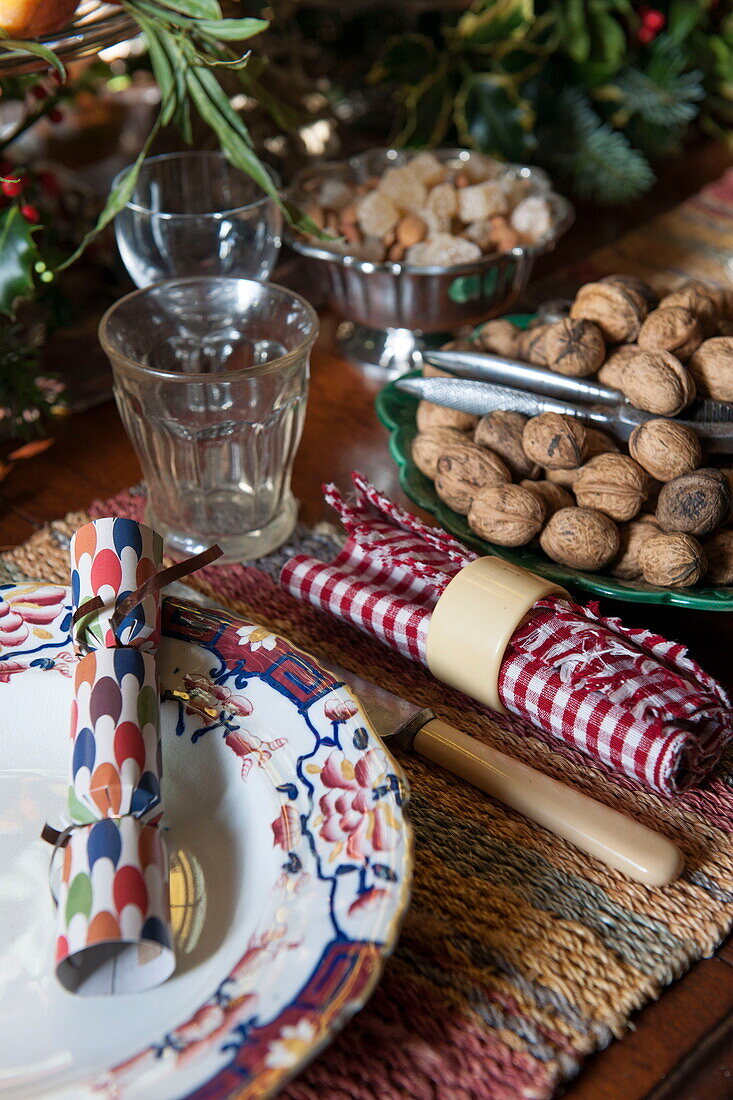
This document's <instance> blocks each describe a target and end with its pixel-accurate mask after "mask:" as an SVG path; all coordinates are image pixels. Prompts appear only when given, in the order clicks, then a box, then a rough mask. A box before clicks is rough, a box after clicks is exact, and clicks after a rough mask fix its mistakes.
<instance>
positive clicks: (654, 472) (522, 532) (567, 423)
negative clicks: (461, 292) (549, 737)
mask: <svg viewBox="0 0 733 1100" xmlns="http://www.w3.org/2000/svg"><path fill="white" fill-rule="evenodd" d="M727 329H729V330H730V332H731V333H733V296H730V295H728V294H727V293H726V292H723V291H718V290H711V289H709V288H704V287H702V286H701V285H700V284H697V283H689V284H687V285H686V286H685V287H683V288H682V289H680V290H677V291H675V292H673V293H670V294H668V295H666V296H664V297H662V298H661V300H658V299H657V298H656V296H655V295H654V293H653V291H652V290H651V288H649V287H647V286H646V284H644V283H642V282H641V281H640V280H637V279H633V278H631V277H625V276H612V277H610V278H609V279H607V280H603V281H601V282H599V283H591V284H587V285H586V286H584V287H582V288H581V290H580V291H579V293H578V295H577V297H576V299H575V302H574V303H573V306H572V308H571V311H570V316H569V317H568V318H567V319H565V320H561V321H557V322H555V323H553V324H538V325H534V326H533V327H532V328H530V329H528V330H526V331H525V332H520V331H519V330H518V329H516V328H515V327H514V326H513V325H512V324H511V323H510V322H508V321H505V320H500V321H490V322H488V323H487V324H486V325H484V326H483V328H482V329H481V330H480V332H479V334H478V342H479V343H480V345H481V346H482V347H483V348H484V350H487V351H492V352H494V353H496V354H501V355H509V356H512V357H515V358H523V359H527V360H529V361H530V362H534V363H537V364H541V365H542V366H545V367H549V368H550V369H553V370H557V371H560V372H561V373H564V374H574V375H576V376H586V375H589V374H592V373H596V372H597V373H598V377H599V378H600V379H601V380H602V381H604V382H606V383H607V384H608V385H612V386H614V387H615V388H618V389H622V390H623V392H624V393H626V394H627V396H628V397H629V399H630V400H631V401H633V403H634V404H636V405H637V406H638V407H639V408H642V409H645V410H647V411H649V412H651V413H655V414H657V415H656V416H654V417H653V418H651V419H649V420H648V421H646V422H645V423H644V424H642V425H641V426H640V427H638V428H636V430H635V431H634V432H633V434H632V436H631V438H630V440H629V446H628V451H629V453H628V454H624V453H622V452H621V449H620V447H619V445H618V443H617V442H616V441H615V440H614V439H612V438H611V437H610V436H609V435H606V434H605V433H604V432H601V431H598V430H596V429H593V428H589V427H586V426H584V425H583V424H581V423H580V422H579V421H577V420H574V419H572V418H569V417H565V416H561V415H559V414H557V413H542V414H541V415H539V416H535V417H532V418H527V417H525V416H522V415H521V414H520V413H517V412H492V413H489V414H487V415H486V416H484V417H482V418H481V419H479V418H478V417H476V416H471V415H469V414H467V413H460V412H456V411H454V410H451V409H446V408H442V407H441V406H438V405H432V404H429V403H428V402H424V401H423V402H421V403H420V405H419V406H418V411H417V427H418V434H417V436H416V437H415V439H414V440H413V444H412V456H413V460H414V462H415V465H416V466H417V467H418V468H419V469H420V470H421V471H422V473H424V474H425V475H426V476H427V477H429V478H430V479H431V480H432V481H434V482H435V489H436V492H437V494H438V496H439V497H440V499H441V500H442V501H443V502H444V503H445V504H447V505H448V506H449V507H450V508H452V509H453V510H454V511H456V512H459V513H460V514H461V515H465V516H466V517H467V521H468V524H469V526H470V528H471V530H472V531H474V532H475V533H476V534H477V535H479V536H480V537H481V538H484V539H486V540H487V541H488V542H493V543H496V544H498V545H500V546H512V547H513V546H524V545H526V544H527V543H530V542H532V541H533V540H539V545H540V547H541V548H542V549H543V550H544V552H545V553H546V554H547V555H548V557H550V558H552V559H553V561H557V562H560V563H561V564H563V565H566V566H570V567H572V568H575V569H582V570H587V571H590V572H599V571H602V570H608V571H610V572H611V573H612V574H613V575H614V576H616V577H620V578H623V579H626V580H633V579H643V580H645V581H647V582H648V583H649V584H653V585H661V586H665V587H670V588H686V587H689V586H691V585H694V584H697V583H698V582H699V581H701V580H705V581H706V582H707V583H709V584H720V585H728V584H733V524H731V519H732V517H733V496H732V495H731V483H732V481H733V471H724V470H720V469H715V468H712V467H711V468H707V467H705V466H704V465H703V455H702V452H701V448H700V443H699V440H698V439H697V436H696V435H695V433H694V432H693V431H692V430H691V429H690V428H688V427H686V426H684V425H682V424H680V423H678V422H676V421H674V420H670V419H666V417H668V416H674V415H675V414H676V413H678V412H681V411H682V409H683V408H684V407H685V406H686V405H688V404H689V402H690V401H691V400H692V399H693V397H694V396H695V393H696V392H697V393H699V394H703V395H705V396H709V397H713V398H715V399H716V400H733V336H729V335H728V334H727V331H726V330H727ZM716 334H718V335H716ZM453 346H455V345H453ZM683 360H684V362H683ZM685 364H687V365H685ZM426 373H430V374H434V373H439V372H437V371H435V369H434V368H430V367H426ZM728 524H731V526H727V525H728Z"/></svg>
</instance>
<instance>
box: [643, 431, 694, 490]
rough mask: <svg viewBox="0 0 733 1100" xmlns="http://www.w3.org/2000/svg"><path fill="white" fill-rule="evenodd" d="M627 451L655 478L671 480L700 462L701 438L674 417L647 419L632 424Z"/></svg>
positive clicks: (688, 471) (689, 471)
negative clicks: (634, 425) (636, 425)
mask: <svg viewBox="0 0 733 1100" xmlns="http://www.w3.org/2000/svg"><path fill="white" fill-rule="evenodd" d="M629 454H630V455H631V457H632V458H635V459H636V461H637V462H638V463H639V465H640V466H643V467H644V469H645V470H646V472H647V473H648V474H651V475H652V477H654V478H656V479H657V480H658V481H672V479H673V478H675V477H681V476H682V474H689V473H691V472H692V471H693V470H696V469H697V467H698V466H699V465H700V459H701V458H702V451H701V448H700V440H699V439H698V438H697V436H696V435H695V433H694V432H693V430H692V429H691V428H688V427H686V426H685V425H684V424H678V423H677V422H676V421H674V420H647V421H646V423H645V424H640V425H639V427H638V428H634V430H633V432H632V433H631V437H630V439H629Z"/></svg>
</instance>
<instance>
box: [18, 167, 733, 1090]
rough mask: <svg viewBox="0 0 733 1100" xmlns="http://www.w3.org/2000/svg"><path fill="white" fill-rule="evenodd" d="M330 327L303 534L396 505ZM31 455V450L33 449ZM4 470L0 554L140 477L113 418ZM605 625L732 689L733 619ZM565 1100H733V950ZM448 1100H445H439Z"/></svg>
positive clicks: (368, 415)
mask: <svg viewBox="0 0 733 1100" xmlns="http://www.w3.org/2000/svg"><path fill="white" fill-rule="evenodd" d="M728 164H730V156H729V154H727V153H726V152H725V151H724V150H721V149H720V148H718V147H715V146H707V147H705V148H703V149H702V150H700V151H699V152H698V153H697V155H696V156H694V157H691V158H689V159H682V160H680V161H678V162H677V163H676V164H673V165H671V166H670V167H669V168H668V169H667V171H666V175H665V178H664V181H663V182H662V184H660V187H659V189H658V191H657V192H656V193H655V198H654V199H650V200H647V201H646V202H645V203H644V204H638V205H637V206H636V207H634V208H633V209H627V210H625V211H614V212H613V213H610V214H608V215H605V216H603V217H600V216H599V215H598V212H597V211H595V210H594V211H581V212H580V217H579V219H578V223H577V224H576V227H575V229H574V230H573V231H572V233H571V234H569V235H568V237H567V239H566V240H565V241H564V242H563V244H562V247H561V249H559V250H558V253H557V254H556V256H555V257H554V258H553V259H551V260H546V261H545V262H544V264H543V267H544V270H545V271H548V270H550V269H551V266H552V264H553V263H554V264H556V263H557V262H558V260H562V261H563V262H567V261H568V260H571V259H577V258H580V257H582V256H583V255H584V254H587V252H588V251H589V249H590V248H591V247H597V246H598V245H599V244H602V243H605V242H606V241H610V240H613V239H614V238H615V237H617V236H618V235H619V234H620V233H621V232H622V231H623V230H624V229H625V228H627V227H628V226H630V225H632V224H634V223H635V222H637V221H640V220H643V219H644V218H647V217H649V216H650V215H651V214H652V213H653V212H654V211H655V210H659V209H662V208H664V207H667V206H670V205H674V203H676V202H679V201H680V200H681V199H682V198H684V197H685V196H686V195H688V194H690V193H692V192H694V191H695V190H697V189H698V188H699V187H700V186H701V185H702V184H703V183H705V182H707V181H708V180H712V179H715V178H717V176H719V175H720V174H721V172H722V171H723V169H724V168H725V167H726V166H727V165H728ZM334 329H335V321H334V319H333V318H332V317H328V316H326V317H324V318H323V322H322V328H321V335H320V337H319V341H318V344H317V347H316V350H315V352H314V356H313V373H312V388H311V396H310V399H309V405H308V414H307V418H306V426H305V433H304V437H303V442H302V444H301V448H300V452H299V455H298V459H297V464H296V470H295V479H294V488H295V492H296V495H297V496H298V498H299V499H300V501H301V517H302V518H303V519H304V520H305V521H306V522H307V523H315V522H318V521H319V520H322V519H327V518H329V516H328V509H327V508H326V506H325V504H324V503H323V500H322V497H321V493H320V485H321V483H322V482H323V481H324V480H335V481H338V482H339V483H340V484H341V485H345V484H346V483H347V478H348V474H349V472H350V471H351V470H352V469H357V470H361V471H362V472H363V473H365V474H366V475H367V476H368V477H369V478H371V479H372V480H374V481H375V482H376V483H377V484H378V485H379V486H380V487H381V488H382V489H384V490H385V491H386V492H387V493H389V494H390V495H392V496H394V497H396V498H398V499H402V500H403V501H404V498H403V497H402V494H401V492H400V490H399V486H398V484H397V477H396V472H395V468H394V465H393V463H392V461H391V460H390V458H389V455H388V452H387V447H386V435H385V431H384V429H383V428H382V426H381V425H380V424H379V422H378V421H377V418H376V416H375V413H374V398H375V396H376V394H377V392H378V389H379V385H380V383H379V382H378V381H376V380H374V379H371V378H368V377H366V376H365V375H364V374H363V373H362V372H361V371H360V370H359V369H358V368H357V367H355V366H353V365H351V364H349V363H347V362H345V361H344V360H342V359H340V358H339V357H338V356H337V355H336V354H335V352H334V350H333V338H334ZM30 450H31V452H32V451H33V448H31V449H30ZM27 451H28V449H26V453H25V454H24V453H23V449H21V453H20V454H19V455H17V456H16V457H15V458H13V457H11V454H12V452H13V448H8V447H6V448H5V451H4V455H5V464H4V465H3V464H2V462H0V546H6V547H7V546H15V545H17V544H18V543H20V542H23V541H24V540H25V539H27V538H28V537H29V536H30V535H32V534H33V532H34V531H35V530H37V529H38V527H39V526H41V525H42V524H43V523H45V522H47V521H48V520H51V519H55V518H58V517H60V516H63V515H64V514H65V513H67V512H70V511H74V510H78V509H81V508H83V507H84V506H85V505H87V504H88V503H89V502H90V501H92V500H93V499H95V498H99V497H105V496H111V495H113V494H115V493H117V492H119V491H120V490H121V489H123V488H126V487H127V486H129V485H132V484H134V483H135V482H137V481H138V480H139V479H140V467H139V465H138V462H137V459H136V457H135V455H134V453H133V451H132V448H131V447H130V445H129V443H128V442H127V439H126V437H125V434H124V431H123V429H122V425H121V423H120V421H119V418H118V415H117V412H116V410H115V408H114V406H113V405H112V404H111V403H109V404H106V405H103V406H101V407H100V408H98V409H95V410H93V411H92V412H89V413H86V414H82V415H77V416H72V417H69V418H68V419H67V420H66V421H64V422H61V423H60V425H59V430H58V432H57V434H56V437H55V439H54V440H53V442H52V443H51V444H50V445H49V446H48V447H46V448H45V449H41V450H40V451H38V452H37V453H31V454H30V455H29V454H28V453H27ZM603 609H604V611H605V612H606V613H617V614H621V615H623V617H624V619H625V621H626V622H629V623H639V624H641V623H644V624H645V625H647V626H653V627H656V628H657V629H659V630H660V631H661V632H662V633H666V634H668V635H670V636H673V637H675V638H679V639H680V640H682V641H684V642H686V643H687V644H688V645H689V646H690V649H691V651H692V653H693V655H694V656H696V657H697V658H698V659H699V660H700V661H701V662H702V664H703V665H704V666H705V667H706V668H708V669H709V670H710V671H711V672H713V673H714V674H716V675H717V676H719V677H720V678H721V679H722V680H723V681H724V682H727V684H728V686H729V687H731V686H733V676H732V675H731V672H730V669H729V667H728V666H729V657H728V654H729V652H730V648H731V643H733V616H726V615H722V614H712V613H700V612H693V613H688V612H684V611H680V610H674V609H662V608H648V607H646V606H643V607H639V608H636V607H634V605H632V604H623V605H621V604H613V603H612V602H611V601H606V602H605V604H604V608H603ZM566 1096H567V1097H569V1098H570V1097H572V1098H573V1100H642V1098H645V1100H724V1098H730V1097H731V1096H733V939H732V940H729V941H728V942H727V943H726V944H724V945H723V946H722V947H721V948H720V950H719V951H718V952H717V953H716V955H715V957H714V958H712V959H706V960H704V961H702V962H700V963H698V964H697V965H696V966H695V967H693V969H692V970H690V971H689V973H688V974H687V975H686V976H684V977H683V978H682V979H680V981H678V982H676V983H675V984H674V985H673V986H671V987H670V988H669V990H668V991H667V992H665V994H664V996H663V997H662V998H661V1000H659V1001H658V1002H656V1003H654V1004H651V1005H648V1006H647V1007H646V1008H645V1009H643V1010H642V1011H641V1012H640V1013H638V1014H637V1016H636V1018H635V1019H634V1030H633V1031H631V1032H629V1034H628V1035H627V1036H626V1037H625V1038H624V1039H623V1040H622V1041H621V1042H616V1043H614V1044H613V1045H612V1046H611V1047H609V1048H608V1049H607V1050H606V1051H603V1052H601V1053H599V1054H597V1055H595V1056H594V1057H593V1058H591V1059H590V1060H589V1061H588V1062H587V1063H586V1066H585V1068H584V1070H583V1072H582V1074H581V1075H580V1077H579V1078H578V1079H577V1081H575V1082H574V1083H573V1084H572V1085H571V1086H570V1087H569V1088H568V1089H567V1092H566ZM324 1100H328V1098H324ZM446 1100H448V1098H446Z"/></svg>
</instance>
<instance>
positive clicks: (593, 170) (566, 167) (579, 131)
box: [538, 89, 654, 203]
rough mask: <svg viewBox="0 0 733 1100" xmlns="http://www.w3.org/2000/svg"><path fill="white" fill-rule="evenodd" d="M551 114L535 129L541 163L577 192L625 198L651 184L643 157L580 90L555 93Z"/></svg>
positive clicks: (616, 199)
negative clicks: (539, 146)
mask: <svg viewBox="0 0 733 1100" xmlns="http://www.w3.org/2000/svg"><path fill="white" fill-rule="evenodd" d="M551 115H552V121H551V122H549V123H547V124H546V125H545V126H544V127H542V128H541V130H540V132H539V133H538V138H539V140H540V142H541V145H542V149H543V151H544V163H545V164H546V165H547V167H548V168H550V170H551V171H553V172H555V173H556V174H557V175H558V176H559V177H561V178H564V179H567V180H568V181H569V182H570V184H571V186H572V188H573V190H574V191H575V193H576V194H578V195H579V196H580V197H581V198H586V199H591V198H592V199H595V200H596V201H597V202H604V203H618V202H628V201H629V200H631V199H635V198H637V197H638V196H639V195H642V194H643V193H644V192H645V191H648V190H649V188H650V187H651V185H652V183H653V182H654V174H653V172H652V170H651V168H650V167H649V164H648V162H647V161H646V159H645V157H644V156H642V155H641V154H640V153H639V152H637V150H635V149H633V148H632V147H631V145H630V144H629V142H628V140H627V139H626V137H625V136H624V134H622V133H621V132H620V131H618V130H614V129H613V128H612V127H611V126H610V125H609V124H608V123H605V122H603V120H602V119H601V118H600V117H599V116H598V115H597V114H596V112H595V111H594V110H593V108H592V106H591V104H590V101H589V100H588V98H587V96H586V95H584V93H583V92H581V91H579V90H578V89H571V90H569V91H565V92H562V93H561V94H560V95H559V96H558V97H557V98H555V99H553V107H552V112H551Z"/></svg>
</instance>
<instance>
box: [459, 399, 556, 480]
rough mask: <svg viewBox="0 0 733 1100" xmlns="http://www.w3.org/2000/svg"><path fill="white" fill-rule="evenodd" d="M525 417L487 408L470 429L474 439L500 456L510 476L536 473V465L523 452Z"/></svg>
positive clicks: (516, 413) (537, 472) (538, 468)
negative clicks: (485, 413)
mask: <svg viewBox="0 0 733 1100" xmlns="http://www.w3.org/2000/svg"><path fill="white" fill-rule="evenodd" d="M526 424H527V417H526V416H522V414H521V413H518V412H503V411H497V412H490V413H487V415H486V416H482V417H481V419H480V420H479V422H478V425H477V427H476V431H475V432H474V433H473V441H474V443H478V444H479V445H480V446H481V447H488V448H489V449H490V450H492V451H495V452H496V454H498V455H499V456H500V457H501V458H503V459H504V462H506V464H507V466H508V467H509V469H510V471H511V474H512V477H514V478H522V477H531V478H535V477H539V476H540V467H539V466H538V465H537V464H536V463H535V462H533V461H532V460H531V459H530V458H527V455H526V454H525V453H524V447H523V445H522V433H523V431H524V428H525V425H526Z"/></svg>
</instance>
